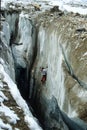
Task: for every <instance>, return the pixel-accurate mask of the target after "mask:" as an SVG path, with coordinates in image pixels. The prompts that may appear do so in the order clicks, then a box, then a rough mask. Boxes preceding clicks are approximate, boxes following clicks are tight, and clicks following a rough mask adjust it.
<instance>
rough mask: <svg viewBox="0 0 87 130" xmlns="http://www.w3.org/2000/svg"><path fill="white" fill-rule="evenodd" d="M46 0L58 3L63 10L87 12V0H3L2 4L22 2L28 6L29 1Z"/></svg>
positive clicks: (3, 5) (42, 0) (49, 2)
mask: <svg viewBox="0 0 87 130" xmlns="http://www.w3.org/2000/svg"><path fill="white" fill-rule="evenodd" d="M44 1H48V4H50V5H58V6H59V8H60V10H63V11H68V12H74V13H80V14H85V15H86V14H87V0H1V6H2V7H5V6H6V3H8V2H14V3H22V4H24V5H25V6H26V4H29V3H33V2H38V3H39V2H40V3H41V2H42V3H43V2H44Z"/></svg>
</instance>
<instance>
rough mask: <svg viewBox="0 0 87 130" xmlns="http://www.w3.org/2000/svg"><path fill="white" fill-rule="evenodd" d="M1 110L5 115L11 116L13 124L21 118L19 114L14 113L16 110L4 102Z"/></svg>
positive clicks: (10, 120)
mask: <svg viewBox="0 0 87 130" xmlns="http://www.w3.org/2000/svg"><path fill="white" fill-rule="evenodd" d="M0 112H2V113H4V115H5V116H6V117H9V118H8V120H9V122H10V123H12V124H16V123H17V120H20V119H19V118H18V116H17V115H16V114H15V113H14V111H12V110H11V109H9V108H8V107H7V106H5V105H4V104H3V103H1V107H0Z"/></svg>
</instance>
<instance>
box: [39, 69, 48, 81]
mask: <svg viewBox="0 0 87 130" xmlns="http://www.w3.org/2000/svg"><path fill="white" fill-rule="evenodd" d="M47 68H48V67H46V68H43V67H42V68H40V69H41V73H42V79H41V82H42V83H45V81H46V78H47Z"/></svg>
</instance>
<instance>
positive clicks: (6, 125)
mask: <svg viewBox="0 0 87 130" xmlns="http://www.w3.org/2000/svg"><path fill="white" fill-rule="evenodd" d="M3 64H4V61H3V60H2V59H1V58H0V130H4V129H8V130H12V126H11V124H16V123H17V121H18V120H20V118H19V117H18V115H17V114H16V113H15V111H13V110H12V107H11V106H10V107H8V106H6V105H5V104H4V102H6V101H7V102H9V99H8V97H7V96H6V95H5V93H4V92H6V91H9V92H10V93H11V95H12V97H13V98H14V99H15V101H16V103H17V104H18V106H19V107H20V109H22V110H23V111H24V119H25V122H26V124H27V126H28V127H29V128H30V129H31V130H42V128H41V127H40V126H39V125H38V123H37V121H36V118H34V117H33V116H32V114H31V112H30V110H29V107H28V106H27V104H26V102H25V101H24V100H23V98H22V97H21V95H20V93H19V91H18V89H17V86H16V84H15V83H14V82H13V81H12V79H11V78H10V77H9V75H8V74H7V73H6V72H5V70H4V67H3ZM6 87H8V88H7V90H6ZM3 91H4V92H3ZM10 103H11V102H10ZM10 103H9V104H10ZM18 106H15V107H18ZM15 109H16V108H15ZM2 116H3V117H4V118H5V119H6V120H7V121H8V122H4V119H3V118H1V117H2ZM15 130H19V129H18V128H15Z"/></svg>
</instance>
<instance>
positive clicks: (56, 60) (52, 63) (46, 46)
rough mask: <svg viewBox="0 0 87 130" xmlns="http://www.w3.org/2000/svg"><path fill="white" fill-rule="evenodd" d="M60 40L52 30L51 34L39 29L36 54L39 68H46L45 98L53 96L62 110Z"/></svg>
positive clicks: (62, 85) (62, 90)
mask: <svg viewBox="0 0 87 130" xmlns="http://www.w3.org/2000/svg"><path fill="white" fill-rule="evenodd" d="M60 43H61V38H60V36H59V37H58V36H57V32H56V31H55V30H54V31H52V32H51V33H50V32H48V31H47V30H46V29H44V28H42V27H41V28H40V30H39V36H38V44H39V46H38V47H40V52H39V53H38V56H39V55H40V57H39V64H38V65H40V66H43V67H46V66H47V65H48V70H47V81H46V89H47V92H46V94H47V95H46V96H47V97H48V98H51V97H52V96H53V95H54V96H55V97H56V98H57V100H58V104H59V106H60V108H61V109H63V104H64V98H65V88H64V73H63V68H62V61H63V56H62V51H61V48H60V45H59V44H60Z"/></svg>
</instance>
